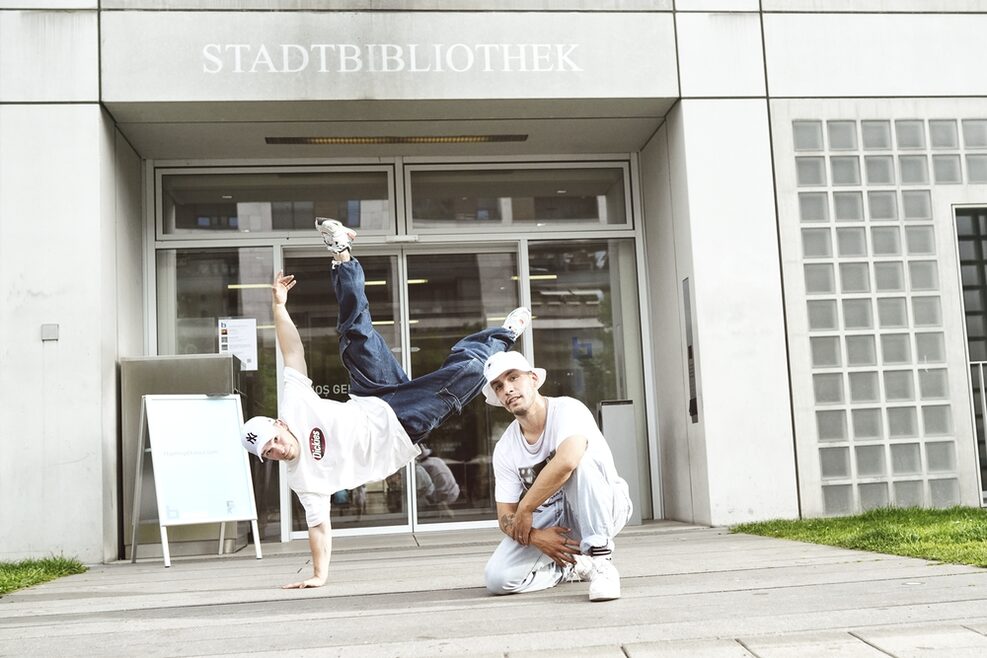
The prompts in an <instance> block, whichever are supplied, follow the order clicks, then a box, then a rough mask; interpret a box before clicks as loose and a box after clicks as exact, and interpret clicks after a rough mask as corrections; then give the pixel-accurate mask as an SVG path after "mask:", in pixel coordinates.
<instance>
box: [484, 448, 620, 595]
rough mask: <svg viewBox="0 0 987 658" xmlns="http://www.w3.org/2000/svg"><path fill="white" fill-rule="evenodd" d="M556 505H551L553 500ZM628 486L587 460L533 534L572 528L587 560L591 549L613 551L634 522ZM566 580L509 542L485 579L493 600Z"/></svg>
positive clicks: (528, 549)
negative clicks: (539, 530) (620, 534)
mask: <svg viewBox="0 0 987 658" xmlns="http://www.w3.org/2000/svg"><path fill="white" fill-rule="evenodd" d="M550 500H551V499H550ZM631 510H632V505H631V499H630V496H629V495H628V490H627V483H626V482H624V480H622V479H621V478H617V479H616V481H610V480H608V479H607V476H606V473H605V471H604V470H603V468H602V467H601V465H600V464H599V463H597V462H596V461H594V460H592V459H590V458H589V457H583V460H582V461H581V462H580V463H579V466H578V467H577V468H576V470H574V471H573V472H572V475H571V476H570V477H569V479H568V480H567V481H566V483H565V484H564V485H562V495H561V496H558V497H557V498H556V499H555V500H552V502H551V503H545V504H544V505H542V506H541V507H539V508H538V509H537V510H536V511H535V513H534V515H533V517H532V522H531V526H532V527H533V528H551V527H553V526H561V527H564V528H570V533H569V534H570V535H571V537H572V539H578V540H579V550H580V552H581V553H583V554H584V555H588V554H589V552H590V548H591V547H595V548H597V549H609V550H613V538H614V537H615V536H616V535H617V533H618V532H620V531H621V530H622V529H623V527H624V524H626V523H627V520H628V519H630V517H631ZM563 575H564V570H563V568H562V567H560V566H559V565H557V564H556V563H555V562H554V561H553V560H552V559H551V558H549V557H548V556H547V555H545V554H544V553H542V552H541V551H539V550H538V549H537V548H535V547H534V546H523V545H521V544H519V543H517V542H516V541H514V540H513V539H512V538H510V537H505V538H504V539H503V541H501V542H500V545H499V546H497V550H495V551H494V553H493V555H491V556H490V559H489V560H488V561H487V567H486V569H485V573H484V577H485V580H486V585H487V589H488V590H489V591H490V592H491V593H493V594H520V593H522V592H537V591H538V590H541V589H547V588H549V587H555V586H556V585H558V584H559V582H561V580H562V577H563Z"/></svg>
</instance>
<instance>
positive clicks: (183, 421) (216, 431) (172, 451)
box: [131, 395, 261, 567]
mask: <svg viewBox="0 0 987 658" xmlns="http://www.w3.org/2000/svg"><path fill="white" fill-rule="evenodd" d="M242 425H243V411H242V409H241V407H240V396H238V395H218V396H213V395H145V396H144V397H143V399H142V401H141V424H140V439H139V443H140V445H139V449H138V452H137V477H136V478H135V479H134V515H133V535H132V537H131V551H132V553H131V562H136V561H137V534H138V533H137V528H138V526H139V525H140V524H141V523H156V524H158V526H160V528H161V550H162V552H163V554H164V565H165V566H166V567H170V566H171V553H170V552H169V550H168V527H170V526H177V525H191V524H195V523H219V524H220V530H219V553H220V554H222V553H223V543H224V539H225V533H226V523H227V522H228V521H250V523H251V527H252V528H253V532H254V550H255V552H256V553H257V559H260V558H261V551H260V543H259V537H260V533H258V531H257V506H256V504H255V502H254V488H253V484H252V482H251V478H250V464H249V462H248V461H247V460H248V457H247V452H246V451H245V450H244V449H243V446H242V445H241V444H240V427H241V426H242ZM145 458H150V460H151V464H152V469H151V470H152V472H153V473H154V490H155V493H156V496H157V507H158V518H157V519H141V518H140V516H141V485H142V475H143V473H144V459H145Z"/></svg>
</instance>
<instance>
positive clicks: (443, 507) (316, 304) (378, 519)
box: [284, 252, 519, 532]
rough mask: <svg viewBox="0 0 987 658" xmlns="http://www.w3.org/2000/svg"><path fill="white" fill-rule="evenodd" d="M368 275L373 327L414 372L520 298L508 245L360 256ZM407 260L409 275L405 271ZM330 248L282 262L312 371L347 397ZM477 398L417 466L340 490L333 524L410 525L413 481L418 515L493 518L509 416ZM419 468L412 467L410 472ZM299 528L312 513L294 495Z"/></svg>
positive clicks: (327, 391) (333, 394) (321, 383)
mask: <svg viewBox="0 0 987 658" xmlns="http://www.w3.org/2000/svg"><path fill="white" fill-rule="evenodd" d="M359 260H360V263H361V264H362V265H363V268H364V270H365V271H366V275H367V297H368V298H369V300H370V308H371V313H372V315H373V319H374V326H375V327H376V328H377V330H378V331H379V332H380V333H381V334H382V335H383V336H384V339H385V340H386V341H387V342H388V344H389V345H390V346H391V349H392V350H393V351H394V352H395V355H396V356H397V357H398V360H400V361H401V362H402V364H403V365H404V367H405V369H406V370H407V371H408V372H409V374H410V375H411V376H412V377H414V376H415V375H416V373H417V374H425V373H428V372H432V371H433V370H436V369H437V368H438V367H439V366H440V365H441V364H442V362H443V361H444V360H445V358H446V357H447V356H448V354H449V350H450V348H452V346H453V345H454V344H455V343H456V341H458V340H459V339H460V338H462V337H463V336H466V335H468V334H471V333H474V332H476V331H479V330H480V329H483V328H485V327H488V326H491V325H494V324H499V323H500V322H503V320H504V318H505V317H506V316H507V313H508V312H509V311H510V310H511V309H513V308H515V307H516V306H518V304H519V302H518V299H519V295H518V275H517V257H516V255H515V254H514V253H513V252H510V253H467V254H461V253H460V254H455V253H443V254H411V255H407V256H405V257H403V259H402V258H401V257H399V256H397V255H385V256H359ZM402 260H403V262H404V263H405V264H406V265H405V269H406V271H407V276H406V278H405V279H404V280H403V281H402V278H401V276H400V271H401V267H400V266H401V264H402ZM330 262H331V261H330V260H329V258H328V256H320V257H315V258H313V257H310V256H294V255H286V257H285V260H284V271H285V272H289V273H291V274H294V275H295V278H296V280H297V281H298V284H297V285H296V286H295V288H294V289H293V290H292V291H291V299H290V301H289V311H290V313H291V317H292V319H293V320H294V322H295V325H296V326H297V327H298V331H299V334H300V335H301V337H302V341H303V343H304V344H305V358H306V364H307V366H308V375H309V377H310V378H311V379H312V383H313V387H314V388H315V391H316V392H317V393H318V394H319V395H320V396H321V397H323V398H326V399H332V400H339V401H345V400H346V399H347V395H348V393H349V390H348V375H347V373H346V370H345V368H344V367H343V364H342V362H341V361H340V359H339V353H338V349H339V341H338V336H337V332H336V319H337V311H336V302H335V298H334V297H333V293H332V290H331V287H330V285H331V284H330V279H329V267H330ZM402 284H404V285H406V286H407V300H408V309H409V310H408V312H407V314H406V315H405V317H407V323H408V327H409V330H408V333H409V334H410V345H411V349H410V352H411V355H410V359H409V358H405V357H404V355H403V350H402V345H403V344H404V343H403V340H402V332H401V318H402V313H401V312H400V308H401V307H400V300H401V294H400V291H401V286H402ZM498 411H499V410H497V409H495V408H493V407H490V406H488V405H486V404H484V403H483V401H482V399H480V398H477V399H476V400H474V401H473V402H472V403H470V404H469V405H468V406H467V407H465V408H464V409H463V413H462V414H461V415H458V416H453V417H452V418H451V419H450V420H449V421H448V422H447V423H446V424H445V425H444V426H443V427H441V428H439V429H437V430H435V431H434V432H433V433H432V434H431V435H430V436H429V438H428V440H427V441H426V442H425V443H424V444H423V446H422V447H423V454H422V456H421V457H420V458H419V459H418V460H417V461H416V463H415V464H414V467H413V469H411V468H409V469H403V470H401V471H398V472H397V473H395V474H394V475H392V476H390V477H388V478H387V479H386V480H384V481H382V482H371V483H368V484H367V485H365V486H363V487H360V488H358V489H354V490H350V491H340V492H337V493H336V494H335V495H334V496H333V504H332V512H331V514H332V525H333V528H334V529H336V530H340V529H347V528H370V527H385V526H405V525H408V524H410V523H411V522H412V519H411V518H410V515H409V510H410V501H411V500H412V497H411V492H410V490H409V487H408V486H407V483H408V482H409V480H410V481H411V482H413V483H414V486H415V496H414V500H415V501H416V502H417V508H416V518H417V522H418V523H448V522H461V521H477V520H487V519H494V518H496V514H495V511H496V504H495V503H494V500H493V478H492V473H491V465H490V455H491V454H492V452H493V442H494V441H495V440H496V439H497V438H498V437H499V436H500V434H501V433H502V432H503V429H504V428H505V427H506V425H507V423H508V422H509V421H510V420H511V418H510V416H508V415H507V414H506V413H504V412H503V411H502V410H500V412H499V413H498ZM411 470H413V471H414V474H413V475H410V477H409V473H410V472H411ZM291 505H292V514H291V517H292V529H293V531H296V532H298V531H305V530H306V528H305V514H304V510H303V509H302V507H301V505H300V503H299V502H298V499H297V497H295V496H294V495H292V496H291Z"/></svg>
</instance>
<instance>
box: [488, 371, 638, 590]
mask: <svg viewBox="0 0 987 658" xmlns="http://www.w3.org/2000/svg"><path fill="white" fill-rule="evenodd" d="M484 377H485V378H486V380H487V384H486V385H485V386H484V387H483V394H484V396H485V397H486V400H487V403H488V404H491V405H493V406H503V407H505V408H506V409H507V410H508V411H510V412H511V413H512V414H513V415H514V422H513V423H511V424H510V426H509V427H508V428H507V430H506V431H505V432H504V435H503V436H502V437H501V438H500V441H498V443H497V446H496V447H495V448H494V453H493V467H494V476H495V478H496V490H495V497H496V500H497V518H498V519H499V521H500V529H501V530H502V531H503V532H504V534H506V535H507V538H506V539H504V540H503V541H501V543H500V545H499V546H498V547H497V550H496V551H494V554H493V555H492V556H491V557H490V560H489V561H488V562H487V567H486V574H485V577H486V585H487V589H489V590H490V591H491V592H493V593H494V594H520V593H522V592H534V591H538V590H541V589H546V588H548V587H554V586H556V585H558V584H559V583H560V582H562V581H563V580H583V581H589V598H590V600H591V601H609V600H612V599H616V598H619V597H620V576H619V574H618V573H617V569H616V568H615V567H614V566H613V562H612V560H611V558H612V554H613V549H614V543H613V538H614V536H616V534H617V533H618V532H620V530H621V529H622V528H623V527H624V524H625V523H626V522H627V520H628V519H629V518H630V515H631V501H630V497H629V496H628V492H627V483H626V482H624V480H622V479H621V478H620V477H619V476H618V475H617V470H616V468H615V467H614V463H613V455H612V453H611V452H610V447H609V446H608V445H607V442H606V439H604V438H603V434H602V433H601V432H600V430H599V429H598V427H597V425H596V420H595V419H594V418H593V414H592V413H590V411H589V409H587V408H586V405H584V404H583V403H582V402H580V401H578V400H575V399H573V398H569V397H545V396H542V395H541V394H540V393H539V392H538V389H539V387H541V385H542V384H543V383H544V382H545V370H544V369H542V368H533V367H531V365H530V364H529V363H528V360H527V359H525V358H524V356H523V355H522V354H520V353H519V352H501V353H498V354H494V355H492V356H491V357H490V358H489V359H487V362H486V364H485V365H484Z"/></svg>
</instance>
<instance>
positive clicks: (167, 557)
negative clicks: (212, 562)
mask: <svg viewBox="0 0 987 658" xmlns="http://www.w3.org/2000/svg"><path fill="white" fill-rule="evenodd" d="M194 402H208V403H209V404H211V405H221V404H224V403H225V404H226V405H228V406H229V407H230V408H229V409H227V410H225V412H226V413H229V414H230V418H229V420H230V425H229V426H230V427H232V428H234V429H235V431H233V432H230V436H229V441H228V444H227V445H224V446H223V449H224V450H226V451H227V452H229V453H230V454H231V455H236V457H235V460H236V462H235V465H234V463H233V461H232V460H229V461H227V462H224V468H225V467H226V466H227V465H229V467H230V468H232V469H235V470H236V472H234V475H238V476H240V478H241V479H240V481H241V482H242V483H245V484H246V487H245V488H244V490H242V491H241V492H239V496H240V497H242V499H243V500H244V501H245V502H246V506H245V507H246V509H244V510H242V511H229V513H226V514H222V513H220V514H215V513H214V514H209V513H202V512H197V513H196V514H195V515H194V516H192V517H191V518H181V516H180V514H175V515H171V514H162V511H163V510H168V509H171V508H169V505H168V503H169V501H168V500H166V498H167V496H168V495H169V494H168V487H167V486H162V483H163V482H165V481H167V480H168V478H169V477H170V475H168V474H167V473H166V471H167V469H164V470H161V471H160V475H159V470H155V469H154V462H155V452H158V460H159V463H162V464H163V463H165V462H164V460H163V458H164V457H165V456H166V455H168V456H170V455H171V453H164V452H163V451H164V450H165V448H166V444H167V441H168V439H167V438H164V437H163V436H158V437H157V440H156V442H155V440H153V439H152V437H151V435H152V433H153V431H154V428H153V427H152V425H154V424H155V423H152V420H151V416H157V413H158V410H157V409H156V408H155V410H154V413H151V414H150V415H149V408H150V407H157V406H158V405H162V406H169V405H171V404H172V403H175V404H178V403H185V404H188V403H194ZM186 411H187V409H186ZM234 411H235V415H234V414H233V412H234ZM177 417H179V418H181V421H180V422H183V423H185V424H184V425H183V433H182V434H183V435H186V434H188V433H190V432H191V431H193V429H192V428H193V427H194V423H193V422H192V421H193V420H194V418H190V417H189V416H183V415H181V414H178V415H177ZM140 418H141V421H140V433H139V439H138V451H137V474H136V477H135V479H134V508H133V509H134V511H133V529H132V536H131V556H130V561H131V562H136V561H137V544H138V540H137V534H138V533H137V530H138V527H139V526H140V524H141V523H156V524H157V525H158V527H159V528H160V531H161V550H162V553H163V556H164V566H165V567H170V566H171V553H170V551H169V550H168V527H169V526H178V525H194V524H200V523H219V524H220V525H219V555H222V554H223V543H224V541H225V539H226V523H227V522H229V521H250V523H251V528H252V529H253V533H254V552H255V553H256V555H257V559H258V560H259V559H261V557H262V555H261V549H260V533H259V531H258V527H257V504H256V501H255V499H254V488H253V483H252V480H251V476H250V463H249V457H248V456H247V452H246V451H245V450H243V448H242V447H241V444H240V439H239V432H240V428H241V427H242V426H243V409H242V407H241V404H240V396H239V395H145V396H143V397H142V398H141V416H140ZM161 421H162V418H161V417H158V421H157V422H158V423H160V422H161ZM161 429H162V428H161V427H160V425H159V430H158V431H161ZM233 439H235V443H234V442H233ZM155 446H157V449H156V448H155ZM234 446H235V447H234ZM208 447H209V446H208V445H207V444H205V445H204V446H203V449H202V450H201V451H193V452H200V454H203V453H209V452H210V451H208V450H206V449H207V448H208ZM211 452H212V453H215V451H211ZM146 454H147V455H150V459H151V468H152V471H154V477H155V487H154V489H155V494H156V497H157V501H156V502H157V510H158V518H157V519H141V518H140V514H141V490H142V485H143V483H142V479H143V473H144V456H145V455H146ZM174 454H176V455H179V456H185V457H188V456H189V453H188V452H186V453H182V452H176V453H174ZM192 458H193V459H194V456H193V457H192ZM193 480H194V478H193ZM226 502H227V509H228V510H231V505H230V503H231V502H233V501H229V500H228V501H226ZM241 507H242V506H241ZM169 517H171V518H169Z"/></svg>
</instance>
